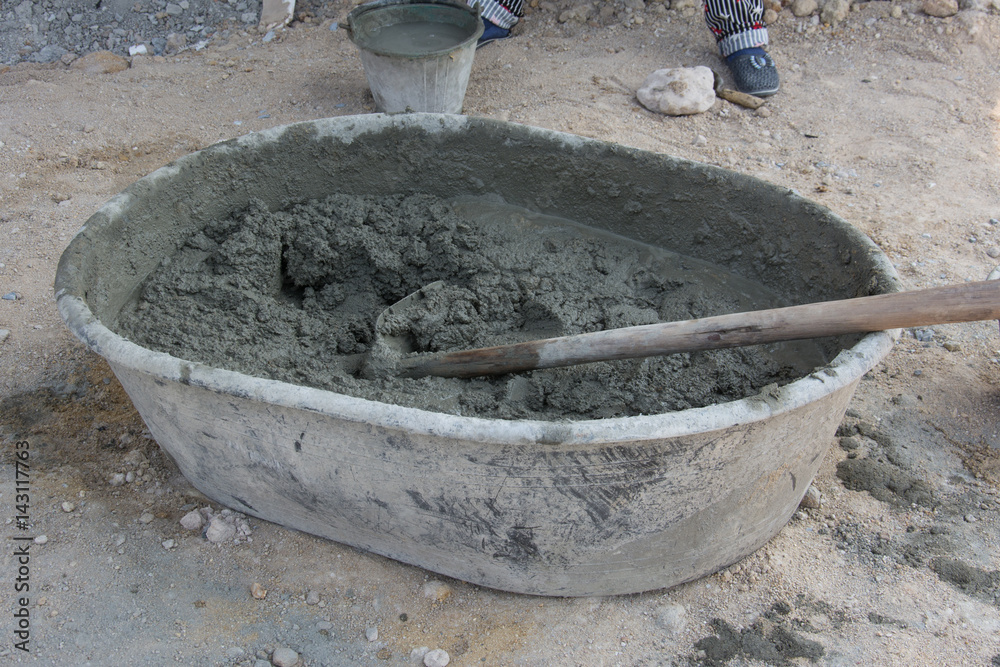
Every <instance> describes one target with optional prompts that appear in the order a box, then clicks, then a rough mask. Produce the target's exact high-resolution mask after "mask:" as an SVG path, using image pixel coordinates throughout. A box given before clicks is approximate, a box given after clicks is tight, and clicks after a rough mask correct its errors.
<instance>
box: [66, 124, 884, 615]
mask: <svg viewBox="0 0 1000 667" xmlns="http://www.w3.org/2000/svg"><path fill="white" fill-rule="evenodd" d="M400 156H403V157H400ZM443 173H447V174H449V178H446V179H442V178H441V177H440V175H441V174H443ZM332 192H342V193H346V194H373V195H383V194H398V193H411V192H426V193H432V194H436V195H439V196H441V197H444V198H448V197H455V196H460V195H465V194H470V193H471V194H477V195H482V196H492V195H501V196H503V197H504V198H506V200H507V201H508V202H509V203H512V204H516V205H518V206H523V207H526V208H531V209H533V210H537V211H539V212H542V213H550V214H553V215H561V216H564V217H567V218H571V219H574V220H577V221H579V222H582V223H585V224H589V225H592V226H595V227H599V228H602V229H606V230H608V231H612V232H614V233H616V234H620V235H623V236H626V237H629V238H632V239H635V240H638V241H642V242H644V243H650V244H654V245H658V246H662V247H666V248H670V249H672V250H675V251H677V252H680V253H683V254H686V255H690V256H693V257H697V258H700V259H706V260H709V261H712V262H714V263H716V264H719V265H720V266H722V267H723V268H725V269H726V270H728V271H731V272H735V273H738V274H740V275H743V276H745V277H748V278H752V279H754V280H757V281H759V282H761V283H763V284H764V285H765V286H767V287H770V288H771V289H773V290H775V292H777V293H779V294H780V295H782V296H783V297H785V298H787V299H788V300H789V302H791V303H804V302H813V301H823V300H830V299H835V298H847V297H854V296H864V295H868V294H877V293H885V292H893V291H898V289H899V286H898V282H897V279H896V276H895V272H894V271H893V269H892V266H891V264H890V263H889V262H888V260H887V259H886V257H885V256H884V255H883V254H882V253H881V252H880V251H879V250H878V249H877V248H876V247H875V245H874V244H873V243H872V242H871V241H870V240H869V239H868V238H867V237H865V236H864V235H863V234H861V233H860V232H858V231H857V230H856V229H854V228H853V227H851V226H850V225H849V224H847V223H846V222H844V221H843V220H841V219H840V218H838V217H837V216H836V215H834V214H833V213H831V212H830V211H829V210H827V209H825V208H823V207H821V206H819V205H817V204H814V203H812V202H810V201H808V200H806V199H803V198H802V197H800V196H798V195H797V194H795V193H793V192H791V191H790V190H787V189H785V188H780V187H777V186H774V185H770V184H768V183H765V182H763V181H760V180H757V179H755V178H753V177H750V176H746V175H743V174H737V173H734V172H730V171H726V170H723V169H719V168H716V167H712V166H708V165H703V164H698V163H694V162H689V161H686V160H681V159H677V158H672V157H669V156H666V155H661V154H654V153H650V152H647V151H641V150H637V149H632V148H627V147H623V146H620V145H615V144H608V143H604V142H600V141H595V140H591V139H585V138H582V137H577V136H573V135H569V134H564V133H559V132H553V131H549V130H543V129H538V128H530V127H525V126H521V125H515V124H511V123H503V122H499V121H492V120H487V119H479V118H469V117H466V116H456V115H442V114H400V115H395V116H386V115H381V114H371V115H365V116H354V117H351V116H348V117H341V118H333V119H325V120H317V121H311V122H306V123H300V124H296V125H291V126H286V127H279V128H275V129H272V130H268V131H264V132H259V133H255V134H251V135H247V136H245V137H240V138H239V139H234V140H232V141H228V142H225V143H222V144H218V145H215V146H211V147H209V148H206V149H205V150H203V151H200V152H198V153H195V154H192V155H189V156H186V157H183V158H181V159H179V160H177V161H175V162H174V163H172V164H170V165H168V166H166V167H163V168H162V169H160V170H158V171H156V172H154V173H152V174H150V175H149V176H147V177H145V178H143V179H141V180H140V181H139V182H137V183H135V184H134V185H132V186H130V187H129V188H128V189H126V190H125V191H124V192H123V193H121V194H120V195H118V196H117V197H115V198H114V199H113V200H112V201H111V202H109V203H108V204H106V205H105V206H104V207H103V208H101V209H100V211H98V212H97V213H96V214H94V216H93V217H91V218H90V220H88V221H87V223H86V225H85V226H84V228H83V229H82V230H81V232H80V233H79V234H78V235H77V236H76V237H75V238H74V239H73V241H72V242H71V243H70V245H69V247H68V248H67V249H66V251H65V253H64V254H63V257H62V259H61V261H60V264H59V270H58V274H57V276H56V297H57V302H58V308H59V312H60V313H61V315H62V317H63V319H64V320H65V322H66V323H67V325H68V326H69V328H70V329H71V330H72V331H73V333H74V334H75V335H76V336H77V337H78V338H80V340H82V341H84V342H85V343H86V344H87V345H88V346H89V347H90V348H91V349H92V350H94V351H95V352H97V353H98V354H100V355H102V356H104V357H105V358H106V359H107V360H108V363H109V364H110V365H111V367H112V369H113V370H114V372H115V374H116V375H117V376H118V378H119V380H120V381H121V383H122V385H123V386H124V387H125V389H126V391H127V392H128V394H129V396H130V397H131V399H132V401H133V402H134V403H135V406H136V408H137V409H138V411H139V413H140V414H141V415H142V417H143V419H144V420H145V421H146V424H147V425H148V426H149V429H150V431H151V432H152V434H153V436H154V437H155V438H156V440H157V442H158V443H159V444H160V446H161V447H162V448H163V449H164V450H165V451H167V452H168V453H169V454H170V455H171V456H172V457H173V459H174V460H175V461H176V463H177V465H178V466H179V467H180V470H181V471H182V472H183V474H184V475H185V476H186V477H187V478H188V480H190V481H191V483H192V484H194V486H196V487H197V488H198V489H199V490H201V491H202V492H203V493H205V494H206V495H207V496H208V497H210V498H212V499H214V500H216V501H218V502H220V503H223V504H225V505H228V506H230V507H233V508H235V509H238V510H239V511H241V512H246V513H248V514H252V515H254V516H257V517H260V518H263V519H267V520H269V521H273V522H275V523H279V524H282V525H285V526H289V527H292V528H296V529H299V530H303V531H306V532H309V533H313V534H316V535H320V536H323V537H327V538H330V539H333V540H336V541H338V542H343V543H346V544H350V545H353V546H356V547H358V548H361V549H366V550H370V551H373V552H376V553H379V554H382V555H385V556H388V557H390V558H395V559H397V560H400V561H404V562H407V563H411V564H414V565H418V566H420V567H423V568H426V569H429V570H433V571H435V572H439V573H441V574H444V575H447V576H451V577H455V578H458V579H464V580H466V581H469V582H473V583H476V584H480V585H484V586H489V587H493V588H499V589H504V590H509V591H516V592H522V593H533V594H539V595H560V596H577V595H607V594H620V593H632V592H638V591H645V590H650V589H657V588H665V587H669V586H673V585H676V584H680V583H683V582H686V581H690V580H692V579H695V578H698V577H701V576H703V575H707V574H710V573H712V572H714V571H716V570H718V569H720V568H723V567H726V566H728V565H730V564H732V563H734V562H736V561H738V560H739V559H741V558H743V557H744V556H746V555H748V554H750V553H751V552H753V551H754V550H756V549H757V548H759V547H760V546H762V545H763V544H764V543H766V542H767V541H768V540H769V539H771V537H773V536H774V535H775V534H776V533H777V532H778V531H779V530H780V529H781V528H782V526H784V525H785V523H786V522H787V521H788V520H789V518H790V517H791V516H792V513H793V512H794V511H795V509H796V508H797V507H798V504H799V501H800V500H801V499H802V496H803V495H804V494H805V492H806V489H807V488H808V487H809V483H810V481H811V480H812V478H813V477H814V475H815V474H816V471H817V470H818V468H819V466H820V463H821V461H822V459H823V456H824V454H825V453H826V451H827V450H828V448H829V446H830V444H831V443H832V442H833V436H834V433H835V430H836V428H837V426H838V424H839V423H840V422H841V420H842V418H843V415H844V412H845V410H846V408H847V405H848V403H849V401H850V400H851V397H852V395H853V392H854V389H855V387H856V386H857V383H858V381H859V380H860V379H861V377H862V376H863V375H864V374H865V373H866V372H867V371H868V370H870V369H871V368H872V367H873V366H875V365H876V364H877V363H878V362H879V361H880V360H881V359H882V358H883V357H884V356H885V355H886V354H887V353H888V352H889V351H890V349H891V348H892V345H893V340H894V337H895V334H894V333H891V332H881V333H873V334H869V335H866V336H853V337H840V338H833V339H826V340H825V342H824V345H827V346H828V348H827V351H828V358H830V359H832V361H831V362H829V363H828V364H827V365H826V366H822V367H819V368H816V369H815V370H814V371H813V372H810V373H808V374H807V375H804V376H802V377H800V378H798V379H795V380H794V381H791V382H790V383H789V384H786V385H783V386H781V387H777V386H771V387H768V388H765V390H763V391H762V392H761V393H760V394H758V395H754V396H748V397H746V398H745V399H742V400H737V401H732V402H729V403H722V404H717V405H710V406H707V407H703V408H692V409H687V410H682V411H678V412H671V413H664V414H657V415H649V416H640V417H627V418H617V419H598V420H585V421H562V422H558V421H553V422H542V421H529V420H500V419H480V418H472V417H461V416H455V415H450V414H442V413H435V412H428V411H423V410H416V409H412V408H404V407H400V406H396V405H392V404H388V403H382V402H375V401H367V400H362V399H358V398H353V397H350V396H345V395H342V394H337V393H334V392H330V391H325V390H320V389H314V388H310V387H304V386H297V385H292V384H288V383H285V382H279V381H275V380H269V379H264V378H259V377H250V376H247V375H243V374H240V373H236V372H232V371H229V370H223V369H220V368H213V367H209V366H206V365H204V364H200V363H195V362H192V361H188V360H184V359H179V358H176V357H173V356H170V355H168V354H164V353H161V352H156V351H152V350H149V349H146V348H144V347H141V346H139V345H136V344H135V343H133V342H131V341H129V340H126V339H125V338H123V337H121V336H120V335H118V334H117V333H115V332H114V330H113V329H114V327H115V321H116V318H117V317H118V314H119V312H120V311H121V310H122V308H123V306H124V305H125V304H127V303H129V301H130V300H132V299H134V298H135V295H136V294H137V292H138V291H139V289H140V286H141V285H142V283H143V281H144V279H145V278H146V276H147V275H149V274H150V272H152V271H153V270H154V268H155V267H156V266H157V265H158V264H159V263H160V262H161V260H162V259H163V258H164V257H167V256H169V255H171V254H172V253H173V252H174V251H175V249H176V248H177V247H178V246H179V245H180V244H181V242H182V239H186V238H188V237H190V236H191V235H192V234H195V233H197V232H198V231H200V230H201V229H203V228H204V227H205V226H206V225H207V224H208V223H209V222H211V221H213V220H219V219H224V218H227V217H228V216H230V215H231V214H233V212H235V211H239V210H243V209H245V207H246V206H247V205H248V202H250V200H251V199H254V198H257V199H261V200H263V201H264V202H265V203H266V204H267V206H269V207H270V208H271V209H272V210H273V209H279V208H284V207H286V206H288V205H289V204H291V203H293V202H301V201H304V200H309V199H315V198H322V197H325V196H327V195H329V194H330V193H332Z"/></svg>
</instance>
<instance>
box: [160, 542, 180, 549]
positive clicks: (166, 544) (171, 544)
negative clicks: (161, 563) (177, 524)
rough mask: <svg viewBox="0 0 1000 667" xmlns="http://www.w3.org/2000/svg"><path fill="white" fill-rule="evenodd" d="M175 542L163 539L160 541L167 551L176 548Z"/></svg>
mask: <svg viewBox="0 0 1000 667" xmlns="http://www.w3.org/2000/svg"><path fill="white" fill-rule="evenodd" d="M174 544H176V543H175V542H174V541H173V540H163V541H162V542H160V546H162V547H163V548H164V549H166V550H167V551H170V550H171V549H173V548H174Z"/></svg>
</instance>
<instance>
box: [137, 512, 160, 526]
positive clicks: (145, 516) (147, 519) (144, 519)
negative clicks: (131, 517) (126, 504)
mask: <svg viewBox="0 0 1000 667" xmlns="http://www.w3.org/2000/svg"><path fill="white" fill-rule="evenodd" d="M154 518H156V517H154V516H153V515H152V514H151V513H149V512H143V513H142V514H141V515H140V516H139V523H143V524H145V523H151V522H152V521H153V519H154Z"/></svg>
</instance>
